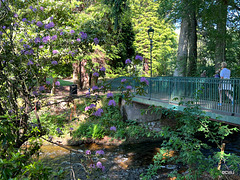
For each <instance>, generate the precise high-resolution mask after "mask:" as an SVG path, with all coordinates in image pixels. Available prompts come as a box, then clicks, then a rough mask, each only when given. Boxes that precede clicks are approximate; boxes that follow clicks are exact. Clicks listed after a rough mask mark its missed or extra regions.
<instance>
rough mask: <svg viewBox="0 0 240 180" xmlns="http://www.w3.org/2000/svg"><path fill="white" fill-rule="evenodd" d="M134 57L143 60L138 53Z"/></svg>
mask: <svg viewBox="0 0 240 180" xmlns="http://www.w3.org/2000/svg"><path fill="white" fill-rule="evenodd" d="M135 59H139V60H140V61H142V60H143V57H142V56H140V55H136V57H135Z"/></svg>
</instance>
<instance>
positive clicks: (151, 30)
mask: <svg viewBox="0 0 240 180" xmlns="http://www.w3.org/2000/svg"><path fill="white" fill-rule="evenodd" d="M153 35H154V29H153V28H152V27H151V26H150V27H149V29H148V38H149V40H150V63H151V65H150V66H151V78H152V48H153V45H152V43H153V40H152V39H153ZM151 78H150V82H149V91H150V96H149V100H150V99H151V97H152V79H151Z"/></svg>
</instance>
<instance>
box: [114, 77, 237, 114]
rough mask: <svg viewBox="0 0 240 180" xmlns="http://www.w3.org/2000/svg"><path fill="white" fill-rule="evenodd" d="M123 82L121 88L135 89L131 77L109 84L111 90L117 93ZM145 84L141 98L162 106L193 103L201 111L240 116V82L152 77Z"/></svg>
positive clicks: (115, 80) (215, 79)
mask: <svg viewBox="0 0 240 180" xmlns="http://www.w3.org/2000/svg"><path fill="white" fill-rule="evenodd" d="M123 78H125V79H127V81H126V84H125V86H127V85H131V86H134V85H136V86H137V85H138V84H137V82H135V81H134V80H133V78H131V77H122V78H116V79H114V80H113V81H112V82H111V85H112V90H117V88H118V87H119V86H120V84H121V79H123ZM147 80H148V81H149V86H146V87H145V90H146V92H147V94H146V95H144V97H145V98H146V97H147V98H149V99H154V100H159V101H163V102H166V103H178V102H179V101H180V100H183V101H193V102H194V103H197V104H199V105H200V106H201V107H202V108H204V109H210V110H219V111H221V112H226V113H234V114H239V115H240V79H228V80H226V79H224V80H223V79H217V78H193V77H156V78H147ZM150 81H151V82H150ZM134 91H135V89H134ZM139 97H141V96H139ZM220 98H222V102H221V104H219V103H220ZM232 99H233V101H232Z"/></svg>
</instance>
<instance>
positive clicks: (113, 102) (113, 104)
mask: <svg viewBox="0 0 240 180" xmlns="http://www.w3.org/2000/svg"><path fill="white" fill-rule="evenodd" d="M108 105H109V106H116V102H115V101H114V100H113V99H112V100H110V101H109V102H108Z"/></svg>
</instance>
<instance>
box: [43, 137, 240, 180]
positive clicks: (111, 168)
mask: <svg viewBox="0 0 240 180" xmlns="http://www.w3.org/2000/svg"><path fill="white" fill-rule="evenodd" d="M236 136H237V137H235V138H233V139H230V140H228V142H227V143H226V147H225V152H226V153H234V154H236V155H238V156H240V133H236ZM160 145H161V142H160V141H159V142H149V143H146V142H145V143H138V144H126V145H120V146H107V145H97V144H95V143H91V144H84V145H81V146H78V147H75V146H73V147H71V148H73V149H76V150H79V151H81V152H83V153H84V152H85V151H86V150H91V151H92V153H94V152H95V151H96V150H104V152H105V155H104V156H103V158H102V159H100V160H101V162H103V165H105V166H106V169H107V172H108V176H107V177H108V178H110V179H130V180H132V179H139V175H140V174H141V173H143V172H145V171H146V169H147V167H148V165H150V164H151V163H153V156H154V155H155V154H156V153H157V152H158V151H159V149H160ZM41 151H42V153H41V155H40V158H41V159H42V160H43V161H47V162H48V163H49V162H50V163H52V165H53V166H58V167H59V166H61V167H63V168H65V169H66V168H67V166H69V165H70V161H71V158H72V159H74V157H73V156H70V152H69V151H68V150H66V149H64V148H61V147H59V146H42V148H41ZM75 159H76V158H75ZM49 160H50V161H49ZM78 161H79V159H77V161H75V162H74V163H75V164H77V163H78ZM172 166H174V165H169V166H166V168H165V170H163V171H162V174H161V177H160V176H158V177H156V179H159V178H160V179H162V180H164V179H167V174H168V173H169V172H170V171H172V169H173V168H172ZM79 173H80V172H79ZM109 173H111V174H110V175H109ZM135 177H138V178H135ZM80 178H81V177H80ZM103 178H104V177H103Z"/></svg>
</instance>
